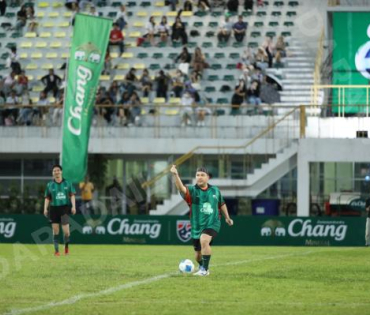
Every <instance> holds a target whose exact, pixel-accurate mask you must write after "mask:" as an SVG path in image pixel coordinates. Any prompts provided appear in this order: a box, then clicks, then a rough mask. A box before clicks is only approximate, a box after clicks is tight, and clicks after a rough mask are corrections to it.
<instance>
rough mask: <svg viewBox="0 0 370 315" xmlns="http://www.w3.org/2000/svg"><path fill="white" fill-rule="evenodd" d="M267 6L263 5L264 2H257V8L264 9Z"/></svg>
mask: <svg viewBox="0 0 370 315" xmlns="http://www.w3.org/2000/svg"><path fill="white" fill-rule="evenodd" d="M264 6H265V4H264V3H263V0H257V7H264Z"/></svg>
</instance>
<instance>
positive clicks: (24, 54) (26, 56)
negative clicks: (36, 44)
mask: <svg viewBox="0 0 370 315" xmlns="http://www.w3.org/2000/svg"><path fill="white" fill-rule="evenodd" d="M19 58H21V59H27V58H28V54H27V53H21V54H20V55H19Z"/></svg>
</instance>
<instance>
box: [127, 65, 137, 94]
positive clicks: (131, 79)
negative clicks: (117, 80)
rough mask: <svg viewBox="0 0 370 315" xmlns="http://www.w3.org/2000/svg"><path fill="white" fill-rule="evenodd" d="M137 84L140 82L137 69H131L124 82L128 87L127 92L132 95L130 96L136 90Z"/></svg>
mask: <svg viewBox="0 0 370 315" xmlns="http://www.w3.org/2000/svg"><path fill="white" fill-rule="evenodd" d="M136 82H138V78H137V76H136V69H135V68H131V69H130V70H129V72H127V74H126V76H125V80H124V83H125V85H126V90H127V91H128V93H129V94H130V96H131V94H132V93H133V92H134V91H135V89H136V87H135V83H136Z"/></svg>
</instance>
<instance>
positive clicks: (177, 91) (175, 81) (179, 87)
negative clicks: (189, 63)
mask: <svg viewBox="0 0 370 315" xmlns="http://www.w3.org/2000/svg"><path fill="white" fill-rule="evenodd" d="M184 81H185V79H184V75H183V73H182V72H181V71H180V70H176V73H175V75H174V77H173V78H172V92H173V93H174V95H175V97H177V98H180V97H181V94H182V91H183V90H184Z"/></svg>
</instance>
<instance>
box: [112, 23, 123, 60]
mask: <svg viewBox="0 0 370 315" xmlns="http://www.w3.org/2000/svg"><path fill="white" fill-rule="evenodd" d="M109 45H113V46H118V47H119V51H120V53H121V54H122V53H123V51H124V37H123V35H122V31H121V30H120V29H119V25H118V24H117V23H114V24H113V29H112V30H111V32H110V36H109Z"/></svg>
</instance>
